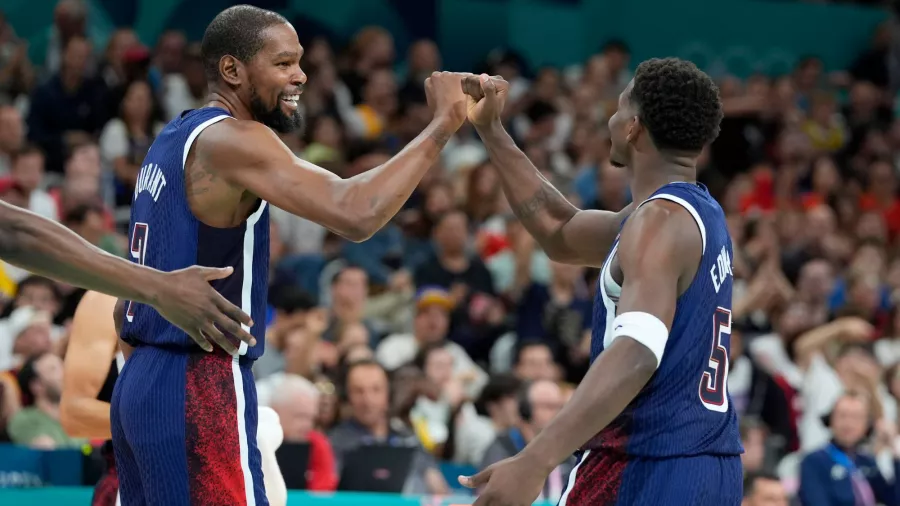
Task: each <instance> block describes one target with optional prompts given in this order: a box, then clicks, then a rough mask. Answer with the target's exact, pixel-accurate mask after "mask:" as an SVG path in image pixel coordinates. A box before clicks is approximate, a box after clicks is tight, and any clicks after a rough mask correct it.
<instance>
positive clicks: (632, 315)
mask: <svg viewBox="0 0 900 506" xmlns="http://www.w3.org/2000/svg"><path fill="white" fill-rule="evenodd" d="M619 336H628V337H630V338H632V339H634V340H635V341H637V342H639V343H641V344H643V345H644V346H646V347H647V348H649V349H650V351H652V352H653V354H654V355H656V367H659V364H661V363H662V358H663V353H664V352H665V351H666V342H667V341H668V340H669V329H668V328H666V324H665V323H663V322H662V320H660V319H659V318H657V317H655V316H653V315H652V314H650V313H642V312H640V311H632V312H628V313H622V314H620V315H619V316H617V317H616V319H615V320H613V332H612V340H611V341H610V342H612V341H615V340H616V339H618V338H619Z"/></svg>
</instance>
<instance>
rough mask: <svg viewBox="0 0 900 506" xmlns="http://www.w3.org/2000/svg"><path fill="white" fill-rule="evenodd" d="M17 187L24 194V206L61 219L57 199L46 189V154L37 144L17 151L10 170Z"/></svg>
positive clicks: (49, 217)
mask: <svg viewBox="0 0 900 506" xmlns="http://www.w3.org/2000/svg"><path fill="white" fill-rule="evenodd" d="M9 176H10V180H11V181H12V183H13V185H14V187H15V189H16V190H17V191H19V192H20V193H21V194H22V198H23V201H24V205H23V207H25V208H26V209H28V210H29V211H31V212H33V213H35V214H39V215H41V216H43V217H44V218H47V219H51V220H58V219H59V210H58V209H57V208H56V201H55V200H54V199H53V197H51V196H50V194H49V193H47V192H46V191H45V190H44V154H43V153H42V152H41V150H40V149H38V148H37V147H36V146H30V145H26V146H23V147H22V148H21V149H20V150H19V151H17V152H16V153H15V154H14V156H13V159H12V167H11V169H10V171H9Z"/></svg>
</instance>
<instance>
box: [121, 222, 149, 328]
mask: <svg viewBox="0 0 900 506" xmlns="http://www.w3.org/2000/svg"><path fill="white" fill-rule="evenodd" d="M148 237H150V225H148V224H146V223H140V222H138V223H135V224H134V232H133V233H132V235H131V259H132V260H134V261H135V262H137V263H139V264H140V265H144V260H145V259H146V258H147V238H148ZM125 318H127V319H128V321H129V322H131V321H132V320H134V302H132V301H130V300H129V301H128V309H127V310H126V311H125Z"/></svg>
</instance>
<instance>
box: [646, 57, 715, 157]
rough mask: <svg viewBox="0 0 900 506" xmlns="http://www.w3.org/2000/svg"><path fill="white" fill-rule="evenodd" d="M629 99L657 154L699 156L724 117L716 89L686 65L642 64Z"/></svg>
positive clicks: (653, 61)
mask: <svg viewBox="0 0 900 506" xmlns="http://www.w3.org/2000/svg"><path fill="white" fill-rule="evenodd" d="M630 98H631V101H632V102H633V103H634V104H635V106H636V108H637V111H638V117H640V119H641V123H642V124H643V125H644V126H645V127H646V128H647V131H648V132H650V137H651V138H652V139H653V143H654V144H655V145H656V147H657V148H658V149H660V150H677V151H689V152H699V151H700V150H702V149H703V147H704V146H705V145H706V144H708V143H710V142H712V141H713V140H715V138H716V137H717V136H718V135H719V124H720V123H721V121H722V116H723V113H722V101H721V99H720V98H719V88H718V86H716V83H714V82H713V80H712V79H711V78H710V77H709V76H708V75H706V73H705V72H703V71H702V70H700V69H699V68H697V66H696V65H694V64H693V63H691V62H689V61H685V60H681V59H678V58H662V59H660V58H653V59H650V60H647V61H645V62H642V63H641V64H640V65H638V68H637V71H636V72H635V74H634V86H633V87H632V90H631V97H630Z"/></svg>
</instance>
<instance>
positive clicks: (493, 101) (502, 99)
mask: <svg viewBox="0 0 900 506" xmlns="http://www.w3.org/2000/svg"><path fill="white" fill-rule="evenodd" d="M463 89H464V90H465V92H466V116H467V117H468V118H469V121H470V122H472V124H473V125H476V126H483V125H489V124H490V123H492V122H494V121H500V113H502V112H503V106H504V105H505V104H506V96H507V94H508V93H509V83H508V82H506V81H505V80H504V79H503V78H502V77H500V76H488V75H487V74H481V75H480V76H475V75H468V76H466V78H465V79H464V80H463Z"/></svg>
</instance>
